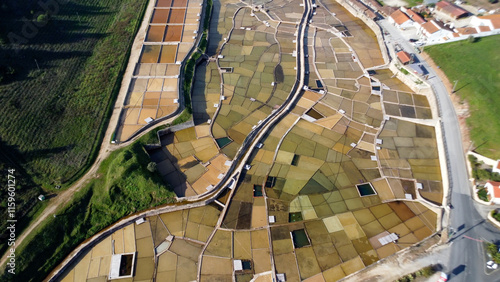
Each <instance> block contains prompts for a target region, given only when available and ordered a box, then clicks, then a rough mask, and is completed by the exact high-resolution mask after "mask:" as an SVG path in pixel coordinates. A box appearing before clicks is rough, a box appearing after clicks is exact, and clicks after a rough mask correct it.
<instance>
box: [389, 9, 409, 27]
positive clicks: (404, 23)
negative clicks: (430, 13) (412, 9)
mask: <svg viewBox="0 0 500 282" xmlns="http://www.w3.org/2000/svg"><path fill="white" fill-rule="evenodd" d="M389 22H390V23H391V24H394V25H395V26H396V27H397V28H399V29H406V28H410V27H412V26H413V21H412V20H411V19H410V18H409V17H408V16H407V15H406V14H405V13H403V11H401V10H397V11H395V12H394V13H392V14H391V15H390V16H389Z"/></svg>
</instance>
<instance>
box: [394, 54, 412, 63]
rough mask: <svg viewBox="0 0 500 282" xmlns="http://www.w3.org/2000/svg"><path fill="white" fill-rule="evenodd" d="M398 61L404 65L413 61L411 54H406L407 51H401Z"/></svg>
mask: <svg viewBox="0 0 500 282" xmlns="http://www.w3.org/2000/svg"><path fill="white" fill-rule="evenodd" d="M397 56H398V59H399V60H400V61H401V63H403V64H407V63H409V62H410V61H411V56H410V54H408V53H406V52H405V51H399V52H398V53H397Z"/></svg>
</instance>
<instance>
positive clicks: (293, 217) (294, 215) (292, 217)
mask: <svg viewBox="0 0 500 282" xmlns="http://www.w3.org/2000/svg"><path fill="white" fill-rule="evenodd" d="M296 221H302V213H301V212H291V213H289V214H288V222H296Z"/></svg>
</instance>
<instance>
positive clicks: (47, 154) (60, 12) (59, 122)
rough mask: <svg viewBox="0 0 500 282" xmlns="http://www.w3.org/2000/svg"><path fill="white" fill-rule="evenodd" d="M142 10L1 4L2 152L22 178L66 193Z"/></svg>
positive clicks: (102, 118) (30, 1) (107, 0)
mask: <svg viewBox="0 0 500 282" xmlns="http://www.w3.org/2000/svg"><path fill="white" fill-rule="evenodd" d="M147 2H148V1H147V0H139V1H133V0H124V1H114V0H74V1H67V0H58V1H56V0H53V1H35V0H27V1H14V0H6V1H2V4H1V5H0V18H1V19H2V20H1V21H0V38H1V41H0V42H2V43H1V48H0V65H1V66H2V67H0V93H1V94H0V102H1V105H2V107H0V124H1V125H2V126H0V136H2V139H1V142H2V146H1V149H0V151H1V154H2V155H3V156H4V159H7V158H8V159H10V160H13V161H14V162H15V163H16V164H18V165H19V166H21V167H22V168H23V169H24V170H25V171H26V173H27V174H26V175H24V176H23V177H29V178H32V181H33V182H34V183H36V184H38V185H42V186H44V187H45V188H49V187H51V188H53V187H54V186H56V185H60V184H62V186H63V188H64V187H65V186H67V185H68V184H70V183H71V182H73V181H74V180H76V179H78V178H79V177H80V176H81V175H82V174H83V173H84V172H85V171H86V170H87V169H88V167H89V166H90V165H91V164H92V162H93V160H94V159H95V156H96V155H97V151H98V148H99V146H100V144H101V140H102V137H103V134H104V131H105V129H106V127H107V117H109V115H110V113H111V109H112V104H113V102H114V98H115V97H116V95H117V93H118V90H119V88H120V84H121V77H122V73H123V72H124V70H125V67H126V64H127V60H128V57H129V50H130V46H131V44H132V41H133V39H134V37H135V33H136V31H137V28H138V27H139V25H140V22H141V19H142V15H143V12H144V10H145V7H146V4H147ZM39 3H51V5H52V6H49V7H48V8H44V7H42V6H41V5H40V4H39Z"/></svg>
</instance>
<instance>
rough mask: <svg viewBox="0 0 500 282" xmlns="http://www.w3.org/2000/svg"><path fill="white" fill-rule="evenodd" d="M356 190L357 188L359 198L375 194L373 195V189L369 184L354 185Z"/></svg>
mask: <svg viewBox="0 0 500 282" xmlns="http://www.w3.org/2000/svg"><path fill="white" fill-rule="evenodd" d="M356 188H358V191H359V195H361V197H363V196H370V195H375V194H377V193H375V190H373V187H372V185H371V184H370V183H364V184H359V185H356Z"/></svg>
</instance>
